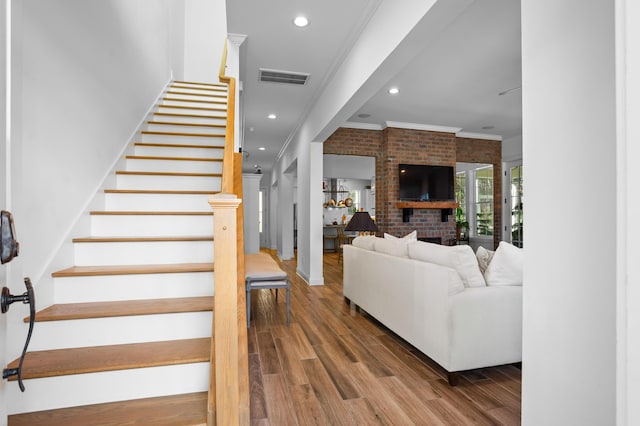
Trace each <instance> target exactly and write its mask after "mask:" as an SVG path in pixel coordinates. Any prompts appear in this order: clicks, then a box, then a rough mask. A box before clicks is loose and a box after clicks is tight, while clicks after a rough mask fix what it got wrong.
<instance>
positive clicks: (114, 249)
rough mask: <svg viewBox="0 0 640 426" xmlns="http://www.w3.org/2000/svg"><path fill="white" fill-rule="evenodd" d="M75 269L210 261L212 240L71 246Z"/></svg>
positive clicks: (80, 244) (81, 244) (76, 244)
mask: <svg viewBox="0 0 640 426" xmlns="http://www.w3.org/2000/svg"><path fill="white" fill-rule="evenodd" d="M73 248H74V256H75V257H74V263H75V264H76V266H91V265H96V266H102V265H147V264H153V263H156V264H167V263H188V262H195V263H200V262H213V241H151V242H109V243H75V244H74V245H73Z"/></svg>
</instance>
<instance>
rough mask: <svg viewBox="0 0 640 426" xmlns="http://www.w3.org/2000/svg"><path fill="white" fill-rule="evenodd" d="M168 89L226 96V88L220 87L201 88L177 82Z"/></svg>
mask: <svg viewBox="0 0 640 426" xmlns="http://www.w3.org/2000/svg"><path fill="white" fill-rule="evenodd" d="M210 89H214V90H210ZM170 90H172V91H176V92H185V93H195V94H201V95H210V94H212V93H213V94H214V95H219V96H227V89H226V88H222V87H220V88H205V89H201V88H199V87H194V86H183V85H179V84H173V85H171V89H170Z"/></svg>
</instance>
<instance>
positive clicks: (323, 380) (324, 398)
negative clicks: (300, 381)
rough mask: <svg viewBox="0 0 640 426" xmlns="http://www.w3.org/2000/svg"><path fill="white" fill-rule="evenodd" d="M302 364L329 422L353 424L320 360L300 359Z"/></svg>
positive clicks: (333, 423)
mask: <svg viewBox="0 0 640 426" xmlns="http://www.w3.org/2000/svg"><path fill="white" fill-rule="evenodd" d="M302 366H303V368H304V371H305V373H306V375H307V377H308V378H309V383H310V384H311V387H312V388H313V392H314V394H315V396H316V398H317V399H318V402H319V403H320V407H322V411H323V412H324V414H325V416H326V417H327V420H328V421H329V424H331V425H345V426H349V425H353V424H354V423H353V419H352V418H351V416H350V415H349V412H348V411H347V410H346V408H345V406H344V404H343V400H342V398H341V397H340V393H339V392H338V390H337V389H336V388H335V386H334V385H333V382H332V381H331V378H330V377H329V374H327V371H326V370H325V368H324V366H323V365H322V363H321V362H320V360H319V359H305V360H303V361H302Z"/></svg>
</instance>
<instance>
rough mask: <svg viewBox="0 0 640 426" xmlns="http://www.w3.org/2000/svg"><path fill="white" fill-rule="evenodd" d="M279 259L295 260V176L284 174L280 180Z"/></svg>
mask: <svg viewBox="0 0 640 426" xmlns="http://www.w3.org/2000/svg"><path fill="white" fill-rule="evenodd" d="M277 222H278V226H279V228H278V230H277V233H278V237H277V239H278V257H280V259H282V260H289V259H292V258H293V176H292V175H291V173H283V174H282V175H280V179H279V180H278V219H277Z"/></svg>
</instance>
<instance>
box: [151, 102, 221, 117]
mask: <svg viewBox="0 0 640 426" xmlns="http://www.w3.org/2000/svg"><path fill="white" fill-rule="evenodd" d="M202 108H205V109H202ZM202 108H176V107H175V106H171V105H158V109H157V110H158V111H159V112H169V113H178V114H194V115H210V116H212V117H217V116H219V115H226V114H227V107H226V106H223V105H220V106H217V107H214V108H208V107H206V106H205V107H202Z"/></svg>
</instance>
